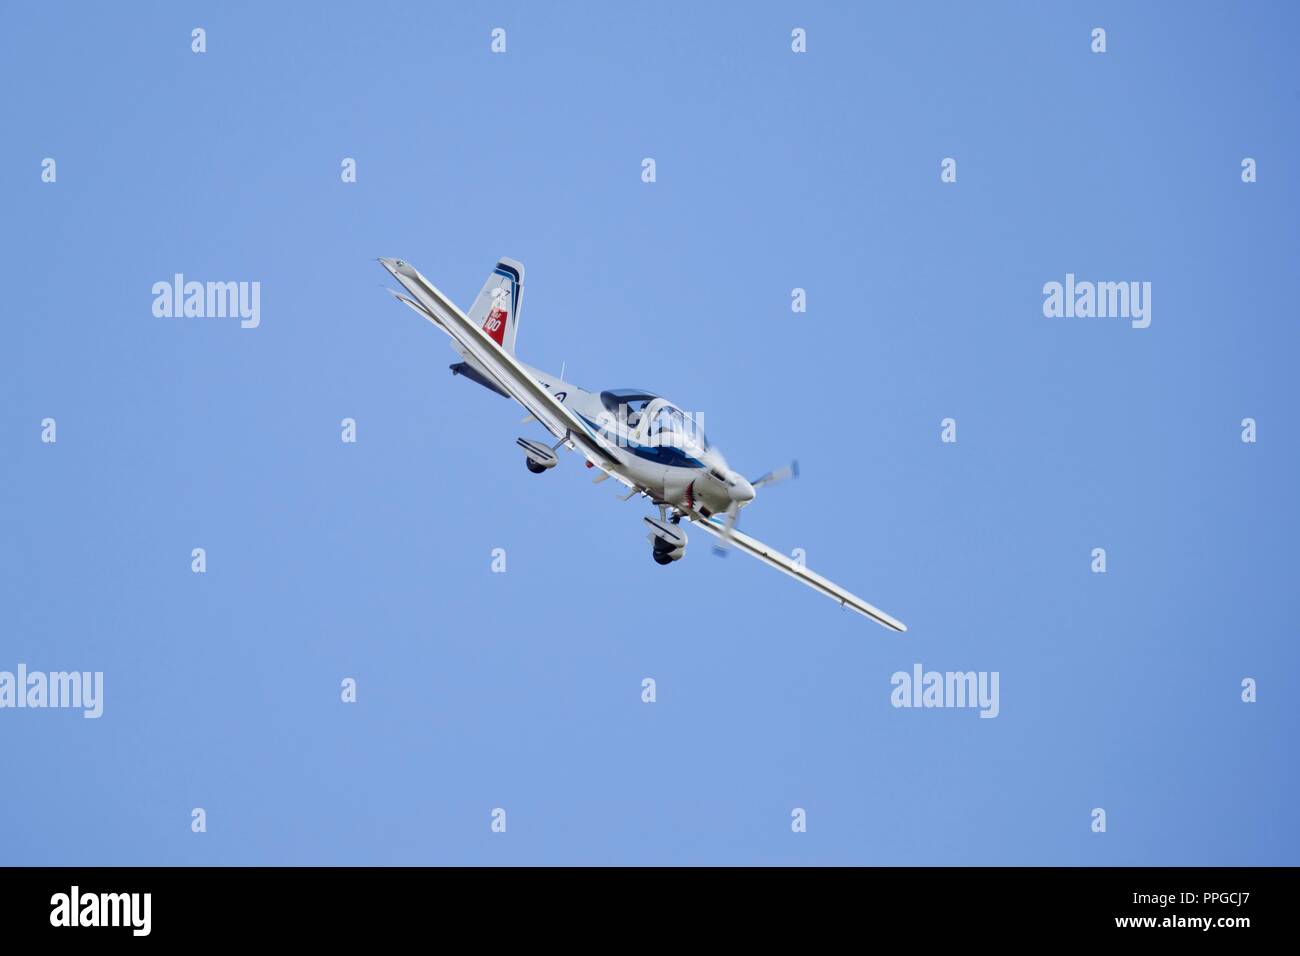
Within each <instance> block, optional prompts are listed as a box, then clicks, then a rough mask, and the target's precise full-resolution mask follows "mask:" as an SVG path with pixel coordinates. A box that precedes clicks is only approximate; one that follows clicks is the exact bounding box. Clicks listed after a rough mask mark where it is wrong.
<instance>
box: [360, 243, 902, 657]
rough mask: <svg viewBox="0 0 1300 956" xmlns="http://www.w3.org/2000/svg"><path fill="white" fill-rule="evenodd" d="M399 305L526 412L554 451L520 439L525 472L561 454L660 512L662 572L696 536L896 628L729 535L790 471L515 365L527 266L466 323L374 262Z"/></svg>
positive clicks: (649, 403) (404, 275) (656, 404)
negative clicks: (750, 460)
mask: <svg viewBox="0 0 1300 956" xmlns="http://www.w3.org/2000/svg"><path fill="white" fill-rule="evenodd" d="M379 262H380V264H381V265H383V267H384V268H385V269H387V270H388V272H389V273H390V274H391V275H392V276H393V278H395V279H396V280H397V281H398V282H399V283H401V285H402V288H403V289H404V290H405V291H406V293H407V294H403V293H401V292H397V291H395V290H392V289H390V290H388V291H389V292H390V293H391V294H392V295H393V296H394V297H395V298H396V299H398V300H399V301H400V302H403V303H405V304H406V305H408V306H410V308H412V309H413V310H414V311H415V312H417V313H419V314H420V315H422V316H423V317H424V318H426V319H428V320H429V321H430V322H432V323H433V324H434V325H435V326H437V327H438V328H440V329H442V331H444V332H446V333H447V334H448V335H449V336H451V340H452V347H453V348H455V350H456V351H457V352H459V353H460V357H461V361H460V362H457V363H455V364H454V365H452V366H451V371H452V373H453V374H456V375H463V376H465V377H466V378H468V379H470V380H472V381H474V382H477V383H478V384H480V385H482V386H484V387H485V388H489V389H491V390H492V391H494V392H497V393H498V394H500V395H504V396H506V397H507V398H513V399H514V400H515V401H517V402H518V403H519V404H520V405H522V406H523V407H524V408H525V409H526V410H527V411H528V417H527V418H525V419H524V421H525V422H528V421H532V420H536V421H538V422H540V423H541V425H542V426H543V427H544V428H545V429H546V430H547V431H549V432H550V433H551V435H552V436H554V437H555V438H556V439H558V440H557V441H556V442H555V444H547V443H545V442H539V441H534V440H532V439H528V438H520V439H517V442H516V443H517V444H518V445H519V447H520V448H521V449H523V452H524V463H525V464H526V465H527V467H528V470H529V471H531V472H533V473H535V474H541V473H542V472H544V471H547V470H548V469H551V468H554V467H555V465H556V463H557V462H558V458H557V457H556V452H557V451H559V450H560V448H562V447H567V448H569V449H572V450H574V451H577V452H579V453H580V454H581V455H583V456H584V457H585V458H586V460H587V467H588V468H592V467H594V468H598V469H600V472H601V473H600V475H599V476H598V477H597V478H596V481H598V482H599V481H604V480H605V479H607V478H613V479H614V480H615V481H618V482H620V483H622V484H623V485H625V486H626V487H627V488H628V489H630V490H629V491H628V493H627V495H625V496H624V500H626V499H627V498H631V497H632V496H633V495H636V494H638V493H639V494H641V495H644V496H645V497H647V498H649V499H650V500H651V502H653V503H654V504H655V505H656V506H657V507H658V509H659V516H658V517H657V518H652V517H647V518H645V519H644V520H645V523H646V524H647V525H648V526H649V528H650V534H649V536H648V537H649V539H650V542H651V545H652V550H651V555H652V556H653V558H654V560H655V561H656V562H657V563H658V564H664V565H667V564H671V563H672V562H674V561H679V560H681V558H682V556H683V555H685V553H686V532H685V531H684V530H683V529H682V519H683V518H685V519H686V521H687V525H688V526H694V527H698V528H703V529H704V530H705V531H707V532H708V533H709V534H710V535H712V536H713V537H714V538H716V539H717V547H718V548H719V549H721V550H722V552H723V553H725V550H726V549H727V548H729V547H731V546H735V547H736V548H739V549H740V550H741V551H745V552H747V553H748V554H752V555H753V556H754V557H756V558H758V559H759V560H760V561H763V562H765V563H766V564H770V565H771V566H772V567H774V568H776V569H777V570H779V571H784V572H785V573H786V574H788V575H790V577H792V578H794V579H795V580H797V581H802V582H803V583H804V584H806V585H808V586H809V587H811V588H813V589H814V590H816V591H820V592H821V593H822V594H824V595H826V596H827V597H829V598H832V599H834V600H835V601H838V602H839V603H840V605H841V606H843V607H847V608H851V609H853V610H854V611H857V612H858V613H859V614H862V615H864V616H866V617H869V618H871V619H872V620H873V621H876V622H878V623H880V624H883V625H884V626H885V627H888V628H892V629H893V630H895V631H906V630H907V628H906V627H905V626H904V625H903V623H902V622H901V621H898V620H895V619H894V618H892V617H890V616H889V615H888V614H886V613H885V612H884V611H881V610H880V609H878V608H875V607H872V606H871V605H870V604H868V603H867V602H866V601H864V600H862V599H861V598H860V597H857V596H856V595H853V594H850V593H849V592H848V591H846V590H844V589H843V588H842V587H840V586H839V585H837V584H835V583H833V582H831V581H828V580H826V578H824V577H822V576H821V575H820V574H816V573H815V572H813V571H810V570H808V569H807V568H806V567H804V566H803V565H802V564H801V563H799V562H797V561H795V560H793V559H791V558H788V557H786V556H785V555H784V554H782V553H781V552H780V551H777V550H776V549H774V548H770V547H768V546H767V545H765V544H763V543H762V542H761V541H758V540H756V539H754V538H751V537H749V536H748V535H745V534H742V533H741V532H740V531H738V530H737V529H736V522H737V519H738V518H739V515H740V509H741V508H744V507H745V506H746V505H748V504H750V503H751V502H752V501H753V500H754V495H755V492H756V491H757V490H758V489H759V488H762V487H763V486H764V485H769V484H775V483H776V482H778V481H782V480H785V479H787V478H792V477H795V476H796V475H797V474H798V469H797V466H796V465H795V464H794V463H791V464H790V465H788V466H786V467H784V468H779V469H777V470H775V471H770V472H768V473H767V474H765V475H763V476H762V477H761V478H755V479H754V480H752V481H748V480H746V479H745V477H744V476H743V475H741V474H740V473H738V472H736V471H733V470H732V469H731V468H730V467H728V465H727V462H726V460H725V459H724V458H723V457H722V453H721V452H720V451H718V449H717V447H716V446H714V445H713V444H711V443H710V442H709V440H708V438H707V437H706V436H705V434H704V431H703V429H702V428H699V427H697V425H696V423H695V421H694V419H692V418H691V416H689V415H687V414H685V413H684V412H683V411H682V410H681V409H679V408H678V407H677V406H675V405H674V404H673V403H672V402H670V401H668V400H667V399H665V398H663V397H661V396H659V395H655V394H653V393H651V392H646V391H642V390H640V389H614V390H610V391H604V392H589V391H587V390H585V389H582V388H579V387H578V386H576V385H574V384H572V383H570V382H565V381H562V380H561V379H560V378H559V377H557V376H555V375H550V374H548V373H546V372H543V371H540V370H539V369H535V368H532V367H531V366H529V365H525V364H524V363H523V362H521V361H519V359H518V358H516V357H515V336H516V334H517V333H518V331H519V312H520V308H521V304H522V299H523V292H524V267H523V266H522V265H521V264H520V263H518V262H515V261H514V260H513V259H501V260H500V261H498V262H497V264H496V268H495V269H493V270H492V274H491V275H489V276H488V278H487V282H485V283H484V284H483V289H482V291H481V292H479V294H478V298H477V299H475V300H474V304H473V306H471V307H470V310H469V314H468V315H466V314H465V313H464V312H462V311H461V310H460V309H459V308H457V307H456V304H455V303H454V302H452V301H451V300H450V299H449V298H447V296H445V295H443V293H442V292H440V291H439V290H438V289H437V288H436V287H435V286H434V285H433V283H431V282H430V281H429V280H428V279H426V278H425V277H424V276H422V275H421V274H420V273H419V272H417V271H416V270H415V268H414V267H413V266H412V265H411V264H410V263H408V262H404V261H403V260H401V259H385V258H381V259H380V260H379Z"/></svg>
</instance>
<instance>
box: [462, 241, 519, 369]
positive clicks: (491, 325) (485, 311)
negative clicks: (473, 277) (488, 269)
mask: <svg viewBox="0 0 1300 956" xmlns="http://www.w3.org/2000/svg"><path fill="white" fill-rule="evenodd" d="M523 299H524V267H523V264H522V263H519V262H516V261H515V260H514V259H501V260H499V261H498V262H497V266H496V268H495V269H493V270H492V274H491V275H490V276H488V277H487V281H486V282H484V283H483V290H482V291H481V292H479V294H478V298H477V299H475V300H474V305H473V307H472V308H471V309H470V310H469V316H468V318H469V320H470V321H471V322H473V323H474V324H475V325H477V326H478V327H479V328H481V329H482V330H483V331H484V332H486V333H487V334H488V335H490V336H491V337H492V338H493V339H494V340H495V341H496V343H497V345H499V346H501V347H502V348H503V349H505V350H506V351H507V352H509V353H510V354H511V355H514V353H515V335H516V334H517V333H518V331H519V310H520V309H521V308H523Z"/></svg>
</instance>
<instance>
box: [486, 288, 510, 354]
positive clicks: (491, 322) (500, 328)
mask: <svg viewBox="0 0 1300 956" xmlns="http://www.w3.org/2000/svg"><path fill="white" fill-rule="evenodd" d="M508 295H509V293H507V292H506V290H505V289H493V290H492V305H491V306H489V307H488V315H487V318H486V319H484V320H483V331H484V332H486V333H487V334H488V335H490V336H491V337H492V340H493V341H494V342H496V344H497V345H500V346H501V347H502V348H505V336H506V318H507V315H508V313H507V312H506V307H505V302H506V298H507V296H508Z"/></svg>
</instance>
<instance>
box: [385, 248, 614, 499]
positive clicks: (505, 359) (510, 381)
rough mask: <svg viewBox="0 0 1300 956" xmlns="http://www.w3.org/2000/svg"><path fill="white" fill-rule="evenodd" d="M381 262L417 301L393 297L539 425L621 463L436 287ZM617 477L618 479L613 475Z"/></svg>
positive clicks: (604, 462) (594, 456)
mask: <svg viewBox="0 0 1300 956" xmlns="http://www.w3.org/2000/svg"><path fill="white" fill-rule="evenodd" d="M379 261H380V263H381V264H382V265H383V266H384V268H385V269H387V270H388V271H389V273H391V274H392V276H393V277H394V278H395V279H397V281H398V282H401V283H402V286H403V287H404V288H405V289H406V290H407V291H408V292H410V293H411V295H412V296H414V297H415V298H414V299H411V298H408V297H406V296H404V295H401V294H400V293H397V292H392V295H393V296H394V298H396V299H398V300H399V301H400V302H403V303H404V304H406V305H407V306H409V307H410V308H412V309H413V310H415V311H416V312H418V313H419V314H420V315H422V316H423V317H424V318H426V319H428V320H429V321H430V322H432V323H433V324H434V325H436V326H437V327H438V328H440V329H442V330H443V331H444V332H446V333H447V334H448V335H450V336H451V337H452V338H453V339H454V340H455V341H456V343H457V344H458V345H459V346H460V347H461V348H462V349H463V351H464V353H465V354H466V356H467V357H472V358H473V359H474V360H475V361H476V362H477V364H478V365H480V366H481V367H482V369H483V370H486V371H487V372H488V374H489V375H491V376H492V378H493V379H495V380H496V381H497V382H498V383H499V384H500V385H501V387H502V389H504V390H505V392H506V393H507V394H508V395H509V396H510V397H511V398H513V399H514V400H515V401H517V402H518V403H519V404H520V405H522V406H523V407H524V408H526V409H527V410H528V412H529V414H530V415H532V416H533V417H534V418H536V419H537V420H538V421H539V422H541V423H542V425H543V427H545V428H546V430H547V431H549V432H550V433H551V434H552V435H554V436H555V437H556V438H562V439H564V440H565V441H566V442H567V443H568V444H569V445H570V447H573V448H576V449H578V450H579V451H581V452H582V453H583V454H584V455H586V456H587V458H588V459H590V460H591V461H593V462H594V463H595V464H596V465H599V466H600V468H601V469H602V470H605V471H610V470H611V469H613V468H615V467H616V466H617V465H618V462H617V460H616V459H614V458H613V457H612V456H611V455H610V454H609V453H608V452H607V451H606V450H605V448H604V446H603V445H601V443H600V442H599V441H598V440H597V439H596V437H595V436H594V435H593V434H592V433H591V431H590V430H589V429H588V428H587V425H586V423H585V422H583V421H582V420H581V419H579V418H578V417H577V416H576V415H574V414H573V412H571V411H569V409H567V408H565V407H564V404H563V403H562V402H560V401H557V400H556V398H555V396H554V395H552V394H551V393H550V392H548V391H547V390H546V389H544V388H542V386H541V384H540V383H539V382H538V381H537V379H535V378H534V377H533V376H532V375H530V374H529V373H528V371H527V369H525V368H524V367H523V366H522V365H520V364H519V362H518V360H517V359H516V358H515V357H514V356H513V355H511V354H510V353H509V352H507V351H506V350H505V349H503V348H501V347H500V346H499V345H497V343H496V342H495V341H493V340H492V338H491V337H490V336H488V334H487V333H486V332H484V331H483V330H482V329H480V328H479V327H478V326H477V325H475V324H474V323H473V322H471V321H470V320H469V318H468V317H467V316H466V315H465V313H464V312H462V311H461V310H460V309H459V308H458V307H457V306H456V304H455V303H454V302H452V301H451V300H450V299H448V298H447V297H446V296H445V295H443V294H442V293H441V292H440V291H438V289H437V288H436V287H435V286H434V285H433V283H431V282H429V280H428V279H426V278H424V276H422V275H420V273H418V272H416V271H415V270H414V269H413V268H410V267H409V266H404V268H406V269H408V270H409V273H408V272H399V271H397V269H396V268H395V267H394V265H393V262H392V260H384V259H380V260H379ZM390 291H391V290H390ZM615 477H619V476H618V475H615ZM620 480H621V479H620Z"/></svg>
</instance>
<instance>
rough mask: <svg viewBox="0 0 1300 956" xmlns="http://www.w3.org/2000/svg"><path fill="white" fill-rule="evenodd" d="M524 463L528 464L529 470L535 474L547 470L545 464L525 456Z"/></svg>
mask: <svg viewBox="0 0 1300 956" xmlns="http://www.w3.org/2000/svg"><path fill="white" fill-rule="evenodd" d="M524 464H525V465H527V466H528V470H529V471H531V472H532V473H533V474H534V475H540V474H541V473H542V472H544V471H545V470H546V466H545V465H539V464H537V462H535V461H533V460H532V459H531V458H525V459H524Z"/></svg>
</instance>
